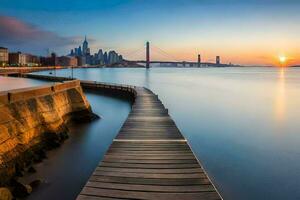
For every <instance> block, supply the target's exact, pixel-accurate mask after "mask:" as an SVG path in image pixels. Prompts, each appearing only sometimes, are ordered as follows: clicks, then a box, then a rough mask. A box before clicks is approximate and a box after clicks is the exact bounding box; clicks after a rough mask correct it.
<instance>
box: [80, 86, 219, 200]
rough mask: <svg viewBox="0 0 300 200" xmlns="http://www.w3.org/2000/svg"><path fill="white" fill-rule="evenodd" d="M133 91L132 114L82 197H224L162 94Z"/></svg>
mask: <svg viewBox="0 0 300 200" xmlns="http://www.w3.org/2000/svg"><path fill="white" fill-rule="evenodd" d="M82 85H83V87H89V88H91V87H92V83H89V84H88V83H82ZM121 89H122V88H121ZM123 89H125V88H123ZM132 91H133V92H134V95H135V102H134V104H133V105H132V110H131V113H130V114H129V116H128V118H127V120H126V121H125V123H124V125H123V126H122V128H121V130H120V132H119V134H118V135H117V137H116V138H115V139H114V140H113V143H112V144H111V146H110V148H109V150H108V151H107V152H106V154H105V156H104V159H103V160H102V161H101V162H100V163H99V166H97V168H96V169H95V171H94V172H93V174H92V176H91V177H90V179H89V180H88V182H87V183H86V185H85V186H84V188H83V189H82V191H81V192H80V194H79V196H78V197H77V200H86V199H91V200H96V199H97V200H98V199H99V200H100V199H158V200H160V199H170V200H176V199H178V200H179V199H180V200H183V199H197V200H201V199H222V198H221V196H220V195H219V193H218V192H217V190H216V188H215V187H214V186H213V184H212V183H211V181H210V180H209V178H208V176H207V175H206V173H205V172H204V170H203V169H202V167H201V165H200V163H199V162H198V160H197V158H196V157H195V155H194V154H193V152H192V150H191V148H190V147H189V145H188V143H187V141H186V140H185V138H184V137H183V136H182V134H181V133H180V131H179V129H178V128H177V127H176V124H175V123H174V121H173V120H172V119H171V117H170V116H169V114H168V110H167V109H166V108H165V107H164V105H163V104H162V102H161V101H160V100H159V99H158V97H157V95H155V94H154V93H153V92H151V91H150V90H148V89H145V88H142V87H135V88H134V89H132ZM116 114H117V113H116ZM95 151H97V150H96V149H95Z"/></svg>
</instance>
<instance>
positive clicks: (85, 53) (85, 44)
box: [82, 36, 89, 55]
mask: <svg viewBox="0 0 300 200" xmlns="http://www.w3.org/2000/svg"><path fill="white" fill-rule="evenodd" d="M88 48H89V43H88V42H87V40H86V36H85V38H84V42H83V44H82V52H83V55H87V54H88V51H89V50H88Z"/></svg>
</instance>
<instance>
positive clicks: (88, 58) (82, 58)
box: [69, 36, 123, 65]
mask: <svg viewBox="0 0 300 200" xmlns="http://www.w3.org/2000/svg"><path fill="white" fill-rule="evenodd" d="M69 56H76V57H77V58H78V65H104V64H105V65H111V64H115V63H120V62H122V61H123V57H122V55H119V54H118V53H116V51H114V50H111V51H109V52H104V51H103V50H102V49H99V50H98V52H97V53H94V54H93V55H91V50H90V48H89V43H88V41H87V37H86V36H85V38H84V41H83V43H82V48H81V46H79V47H78V48H75V49H72V50H70V54H69Z"/></svg>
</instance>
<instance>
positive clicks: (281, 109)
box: [274, 68, 286, 122]
mask: <svg viewBox="0 0 300 200" xmlns="http://www.w3.org/2000/svg"><path fill="white" fill-rule="evenodd" d="M285 70H286V69H285V68H281V69H279V73H278V81H277V86H276V88H275V101H274V103H275V119H276V121H277V122H282V121H284V120H285V117H286V85H285Z"/></svg>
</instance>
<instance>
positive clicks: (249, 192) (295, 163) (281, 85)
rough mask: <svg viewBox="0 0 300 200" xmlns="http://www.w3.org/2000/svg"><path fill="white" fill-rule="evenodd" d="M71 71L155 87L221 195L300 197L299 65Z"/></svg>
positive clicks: (63, 73)
mask: <svg viewBox="0 0 300 200" xmlns="http://www.w3.org/2000/svg"><path fill="white" fill-rule="evenodd" d="M42 73H43V74H47V72H42ZM70 74H71V71H70V70H68V69H66V70H62V71H57V75H58V76H70ZM74 75H75V77H77V78H79V79H86V80H96V81H103V82H111V83H127V84H133V85H139V86H146V87H148V88H150V89H152V90H153V91H154V92H155V93H157V94H158V95H159V96H160V98H161V100H162V101H163V103H164V104H165V105H166V107H168V108H169V110H170V114H171V115H172V117H173V118H174V120H175V121H176V123H177V125H178V127H179V128H180V129H181V130H182V132H183V134H184V135H185V137H186V138H187V139H188V140H189V142H190V144H191V145H192V148H193V150H194V152H195V153H196V155H197V156H198V158H199V159H200V160H201V162H202V164H203V166H204V168H205V169H206V171H207V172H208V174H209V175H210V177H211V178H212V180H213V182H214V184H215V185H216V186H217V188H218V189H219V191H220V192H221V194H222V196H223V197H224V199H251V200H252V199H300V190H299V188H300V148H299V146H300V134H299V130H300V123H299V119H300V109H299V107H300V69H296V68H294V69H286V70H280V69H274V68H219V69H218V68H206V69H180V68H176V69H170V68H152V69H150V70H148V71H147V70H145V69H76V70H74ZM107 103H108V104H110V103H109V102H107ZM111 104H113V102H112V103H111ZM102 109H105V108H104V107H103V108H100V111H101V110H102ZM115 110H118V108H115ZM117 113H119V112H117ZM116 116H118V114H117V115H116ZM105 135H106V134H105ZM113 135H114V134H111V136H109V137H110V138H112V137H113ZM107 137H108V136H107ZM101 138H102V136H101V137H99V140H101ZM86 148H89V147H88V146H86ZM84 165H86V164H82V166H84ZM61 178H63V177H61Z"/></svg>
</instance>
